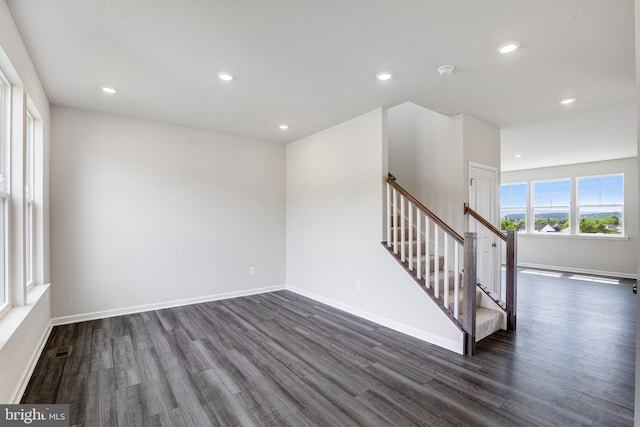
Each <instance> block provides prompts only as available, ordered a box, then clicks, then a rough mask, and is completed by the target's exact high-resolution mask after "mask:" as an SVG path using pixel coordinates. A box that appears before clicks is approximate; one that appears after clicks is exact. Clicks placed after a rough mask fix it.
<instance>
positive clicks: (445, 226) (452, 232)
mask: <svg viewBox="0 0 640 427" xmlns="http://www.w3.org/2000/svg"><path fill="white" fill-rule="evenodd" d="M387 183H389V185H391V186H392V187H393V188H395V189H396V190H398V191H399V192H400V194H402V195H403V196H404V197H405V198H406V199H407V200H409V201H410V202H411V203H413V205H414V206H416V207H417V208H418V209H420V210H421V211H422V212H423V213H424V214H425V215H427V216H428V217H429V218H431V220H432V221H433V222H435V223H436V224H438V226H439V227H440V228H442V229H443V230H444V231H445V232H447V234H449V235H450V236H451V237H452V238H453V239H454V240H457V241H458V243H460V244H464V238H463V237H462V236H461V235H460V234H458V233H457V232H456V231H455V230H454V229H453V228H451V227H450V226H449V225H448V224H447V223H446V222H444V221H443V220H441V219H440V218H439V217H438V216H437V215H436V214H434V213H433V212H431V211H430V210H429V209H428V208H427V207H426V206H425V205H423V204H422V203H420V202H419V201H418V199H416V198H415V197H413V196H412V195H411V194H409V192H408V191H407V190H405V189H404V188H402V187H401V186H400V185H399V184H398V183H396V178H395V177H394V176H393V175H391V174H389V178H388V179H387Z"/></svg>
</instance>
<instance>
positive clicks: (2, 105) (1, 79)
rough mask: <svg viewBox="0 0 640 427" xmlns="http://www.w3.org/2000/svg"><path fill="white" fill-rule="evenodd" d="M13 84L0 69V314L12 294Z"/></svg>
mask: <svg viewBox="0 0 640 427" xmlns="http://www.w3.org/2000/svg"><path fill="white" fill-rule="evenodd" d="M12 92H13V86H12V84H11V82H10V81H9V79H8V78H7V76H6V75H5V73H4V72H3V70H2V69H0V200H1V202H0V209H1V210H2V212H1V216H0V263H1V267H0V281H1V283H0V286H2V289H3V292H2V296H3V299H0V316H1V315H3V314H5V313H6V312H7V311H9V309H10V308H11V306H12V304H11V301H12V295H11V286H10V282H9V225H10V224H9V210H10V209H9V207H10V203H11V194H10V188H11V187H10V184H9V176H10V173H9V172H10V170H9V165H10V163H9V158H10V156H11V108H12Z"/></svg>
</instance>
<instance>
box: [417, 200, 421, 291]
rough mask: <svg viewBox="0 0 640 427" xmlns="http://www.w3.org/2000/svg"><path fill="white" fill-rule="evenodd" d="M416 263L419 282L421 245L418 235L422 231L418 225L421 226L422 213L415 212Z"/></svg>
mask: <svg viewBox="0 0 640 427" xmlns="http://www.w3.org/2000/svg"><path fill="white" fill-rule="evenodd" d="M416 216H417V218H416V221H417V224H416V252H417V253H416V260H417V261H416V262H417V266H416V270H417V271H416V277H417V278H418V280H420V278H421V277H422V276H421V273H422V259H421V256H422V246H421V245H422V244H421V243H420V237H421V236H420V233H421V232H422V230H420V224H422V212H420V211H417V212H416Z"/></svg>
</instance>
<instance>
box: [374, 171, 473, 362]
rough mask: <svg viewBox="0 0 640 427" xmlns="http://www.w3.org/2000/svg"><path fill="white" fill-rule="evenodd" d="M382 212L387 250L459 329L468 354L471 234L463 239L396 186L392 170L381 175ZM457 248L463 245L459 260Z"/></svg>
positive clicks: (470, 345)
mask: <svg viewBox="0 0 640 427" xmlns="http://www.w3.org/2000/svg"><path fill="white" fill-rule="evenodd" d="M387 213H388V216H387V218H388V221H387V227H386V228H387V229H386V231H387V240H386V242H385V244H386V246H387V249H388V250H389V251H390V252H391V253H392V254H393V255H394V256H395V257H396V258H398V260H399V261H400V262H401V263H402V265H403V266H404V267H405V269H406V270H407V271H408V272H409V273H410V274H411V275H412V277H413V278H414V280H416V281H417V282H418V283H419V284H420V285H421V286H422V287H423V289H424V290H425V291H426V292H427V294H428V295H430V296H431V298H432V299H433V300H434V301H435V302H436V303H437V304H438V305H439V306H440V307H441V309H442V310H443V311H444V312H445V313H447V314H448V315H449V317H450V318H451V319H452V320H453V321H454V323H455V324H457V325H458V327H459V328H460V329H461V330H462V331H463V332H464V333H465V354H473V352H474V351H475V318H476V313H475V311H476V292H475V289H476V283H475V277H476V274H475V270H476V253H475V248H476V236H475V233H467V234H465V237H464V238H463V237H462V236H461V235H460V234H458V233H457V232H456V231H455V230H453V229H452V228H451V227H450V226H449V225H447V224H446V223H445V222H444V221H443V220H441V219H440V218H438V216H437V215H435V214H434V213H433V212H431V211H430V210H429V209H428V208H427V207H426V206H424V205H423V204H422V203H420V202H419V201H418V200H417V199H416V198H415V197H413V196H412V195H411V194H409V192H407V191H406V190H405V189H404V188H402V187H401V186H400V185H399V184H398V183H397V182H396V179H395V177H393V175H389V178H388V180H387ZM461 248H464V252H463V259H462V260H461V258H460V249H461ZM432 260H433V261H432ZM463 271H464V272H465V274H464V275H463V274H462V272H463ZM461 290H462V292H463V299H462V307H460V291H461ZM451 299H453V301H451Z"/></svg>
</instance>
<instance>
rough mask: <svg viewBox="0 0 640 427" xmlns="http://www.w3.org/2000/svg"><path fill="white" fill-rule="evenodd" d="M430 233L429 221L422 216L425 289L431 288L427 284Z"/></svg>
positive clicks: (429, 264)
mask: <svg viewBox="0 0 640 427" xmlns="http://www.w3.org/2000/svg"><path fill="white" fill-rule="evenodd" d="M430 231H431V221H430V220H429V217H428V216H426V215H425V216H424V279H425V280H424V281H425V284H426V286H427V288H430V287H431V284H430V283H429V279H430V278H431V259H430V258H431V257H430V253H431V250H430V249H431V247H430V246H429V244H430V242H431V240H429V235H430V234H431V233H430Z"/></svg>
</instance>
